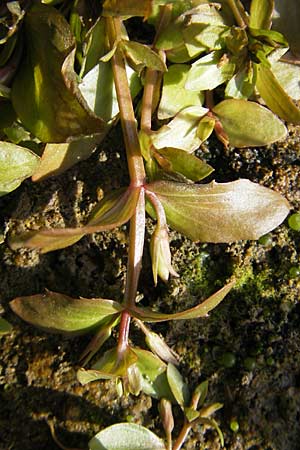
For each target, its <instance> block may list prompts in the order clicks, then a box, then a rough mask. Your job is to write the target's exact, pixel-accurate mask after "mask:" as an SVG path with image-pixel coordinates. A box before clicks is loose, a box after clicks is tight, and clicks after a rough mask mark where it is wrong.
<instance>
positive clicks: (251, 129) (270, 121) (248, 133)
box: [213, 99, 287, 147]
mask: <svg viewBox="0 0 300 450" xmlns="http://www.w3.org/2000/svg"><path fill="white" fill-rule="evenodd" d="M213 112H214V114H216V116H217V117H218V119H219V120H220V121H221V124H222V126H223V129H224V131H225V133H226V134H227V136H228V139H229V143H230V144H231V145H232V146H234V147H251V146H262V145H268V144H271V143H272V142H276V141H278V140H280V139H283V138H285V137H286V135H287V129H286V127H285V125H284V124H283V122H281V120H279V119H278V117H276V116H275V115H274V114H273V113H272V112H271V111H270V110H268V109H267V108H265V107H264V106H261V105H259V104H258V103H255V102H249V101H247V100H242V99H230V100H224V101H222V102H221V103H218V105H216V106H214V108H213ZM245 123H246V124H247V126H246V127H245Z"/></svg>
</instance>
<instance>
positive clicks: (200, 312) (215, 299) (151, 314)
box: [130, 281, 235, 322]
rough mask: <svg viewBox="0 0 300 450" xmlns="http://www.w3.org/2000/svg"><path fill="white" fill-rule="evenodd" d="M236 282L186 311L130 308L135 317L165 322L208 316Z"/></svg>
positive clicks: (146, 320) (147, 320) (148, 320)
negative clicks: (164, 311)
mask: <svg viewBox="0 0 300 450" xmlns="http://www.w3.org/2000/svg"><path fill="white" fill-rule="evenodd" d="M234 284H235V282H234V281H231V282H230V283H228V284H226V285H225V286H223V287H222V288H221V289H219V290H218V291H217V292H215V293H214V294H213V295H211V296H210V297H209V298H207V299H206V300H205V301H203V302H202V303H200V304H199V305H196V306H194V307H193V308H190V309H187V310H185V311H181V312H177V313H173V314H164V313H159V312H156V311H152V310H151V309H148V308H142V307H137V306H135V307H134V308H132V309H131V310H130V312H131V313H132V315H133V316H134V317H137V318H138V319H140V320H143V321H144V322H165V321H168V320H187V319H198V318H199V317H206V316H207V314H208V313H209V312H210V311H211V310H212V309H214V308H215V307H216V306H218V304H219V303H221V301H222V300H223V299H224V298H225V296H226V295H227V294H228V292H229V291H230V290H231V289H232V287H233V286H234Z"/></svg>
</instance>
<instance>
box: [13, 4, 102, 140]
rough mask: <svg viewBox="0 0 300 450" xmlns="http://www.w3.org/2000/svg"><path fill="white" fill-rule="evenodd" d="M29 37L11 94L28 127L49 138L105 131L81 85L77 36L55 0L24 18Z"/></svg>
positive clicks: (25, 35)
mask: <svg viewBox="0 0 300 450" xmlns="http://www.w3.org/2000/svg"><path fill="white" fill-rule="evenodd" d="M37 37H38V38H37ZM24 42H25V46H26V52H25V54H24V57H23V60H22V66H21V67H20V70H19V71H18V73H17V76H16V77H15V78H14V82H13V86H12V92H11V96H12V102H13V106H14V108H15V110H16V112H17V114H18V116H19V118H20V119H21V121H22V123H23V124H24V125H25V127H26V128H28V130H30V131H31V132H32V133H33V134H34V135H35V136H37V137H38V138H39V139H40V140H41V141H43V142H65V141H66V140H67V139H68V138H69V137H70V136H78V135H82V134H84V135H86V134H93V133H95V132H97V133H100V132H102V131H103V130H104V129H105V123H104V122H103V120H101V119H100V118H99V117H96V116H95V115H94V114H93V113H92V111H91V110H89V108H88V107H87V105H86V103H85V101H84V99H83V97H82V96H81V94H80V91H79V89H78V85H77V77H76V74H75V72H74V69H73V63H74V50H73V49H74V38H73V35H72V34H71V31H70V27H69V25H68V23H67V21H66V20H65V19H64V17H63V16H62V15H61V14H60V13H59V12H58V11H57V10H56V9H55V8H53V7H51V6H47V5H41V4H35V5H33V6H32V8H31V9H30V10H29V11H28V12H27V14H26V16H25V19H24Z"/></svg>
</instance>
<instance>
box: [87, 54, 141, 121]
mask: <svg viewBox="0 0 300 450" xmlns="http://www.w3.org/2000/svg"><path fill="white" fill-rule="evenodd" d="M126 72H127V77H128V81H129V86H130V91H131V95H132V98H134V97H135V96H136V95H137V94H138V93H139V91H140V89H141V83H140V81H139V78H138V76H137V74H136V73H135V72H134V70H133V69H131V68H130V67H129V66H126ZM79 88H80V91H81V93H82V95H83V97H84V98H85V100H86V102H87V103H88V105H89V107H90V108H91V110H92V111H94V113H95V114H96V115H97V116H99V117H102V118H103V119H104V120H105V121H107V122H109V121H110V120H112V119H113V118H115V117H116V115H117V114H118V113H119V105H118V100H117V94H116V90H115V86H114V81H113V73H112V68H111V64H110V63H104V62H102V61H100V62H99V63H98V64H97V65H96V66H95V67H94V68H93V69H92V70H91V71H90V72H88V73H87V74H86V75H85V77H84V78H83V80H82V82H81V83H80V85H79Z"/></svg>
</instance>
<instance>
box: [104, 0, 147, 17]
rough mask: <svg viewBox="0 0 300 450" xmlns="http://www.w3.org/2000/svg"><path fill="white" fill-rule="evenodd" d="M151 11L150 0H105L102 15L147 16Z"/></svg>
mask: <svg viewBox="0 0 300 450" xmlns="http://www.w3.org/2000/svg"><path fill="white" fill-rule="evenodd" d="M151 11H152V0H122V1H121V2H120V0H105V2H104V4H103V15H104V16H143V17H148V16H149V15H150V14H151Z"/></svg>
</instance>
